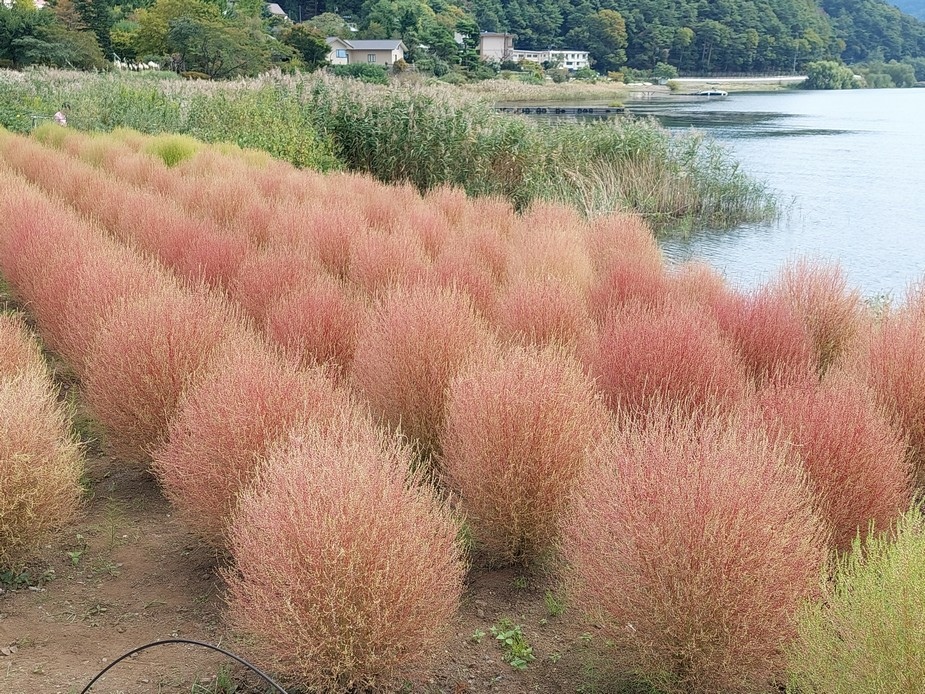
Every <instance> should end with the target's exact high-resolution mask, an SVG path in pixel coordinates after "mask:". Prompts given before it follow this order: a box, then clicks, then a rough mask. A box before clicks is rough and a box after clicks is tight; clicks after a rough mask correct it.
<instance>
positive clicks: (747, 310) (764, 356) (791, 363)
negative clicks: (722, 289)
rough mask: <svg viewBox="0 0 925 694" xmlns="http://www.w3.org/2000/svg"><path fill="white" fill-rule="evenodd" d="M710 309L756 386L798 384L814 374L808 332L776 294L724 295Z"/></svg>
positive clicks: (763, 292) (797, 316) (761, 292)
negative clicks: (782, 383)
mask: <svg viewBox="0 0 925 694" xmlns="http://www.w3.org/2000/svg"><path fill="white" fill-rule="evenodd" d="M710 308H711V309H712V313H713V317H714V318H715V319H716V322H717V323H718V324H719V326H720V329H721V330H722V332H723V334H724V335H726V336H727V337H728V338H729V339H730V340H731V341H732V342H733V344H734V345H735V346H736V349H737V351H738V353H739V356H740V357H741V359H742V363H743V364H744V365H745V367H746V369H747V370H748V373H749V375H750V376H751V377H752V379H753V380H754V381H755V382H756V383H757V384H759V385H761V384H765V383H768V382H772V383H780V382H794V381H801V380H804V379H806V378H808V377H809V376H810V375H811V374H812V373H813V372H814V365H815V363H816V361H815V357H814V352H813V342H812V338H811V335H810V333H809V330H808V329H807V328H806V326H805V325H804V323H803V321H802V320H801V318H800V316H799V315H798V314H797V313H796V311H795V310H794V309H793V307H792V306H791V305H790V303H789V302H788V301H786V300H784V299H783V298H782V297H781V296H780V295H779V294H777V293H775V292H772V291H769V290H768V289H766V288H765V289H760V290H758V291H756V292H753V293H750V294H744V295H743V294H737V293H733V292H726V293H725V294H722V295H718V296H716V297H715V298H714V300H713V301H711V302H710Z"/></svg>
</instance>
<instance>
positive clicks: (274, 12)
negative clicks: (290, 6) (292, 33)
mask: <svg viewBox="0 0 925 694" xmlns="http://www.w3.org/2000/svg"><path fill="white" fill-rule="evenodd" d="M267 12H269V13H270V16H271V17H278V18H279V19H286V20H288V19H289V15H288V14H286V11H285V10H284V9H283V8H282V7H280V6H279V3H275V2H268V3H267Z"/></svg>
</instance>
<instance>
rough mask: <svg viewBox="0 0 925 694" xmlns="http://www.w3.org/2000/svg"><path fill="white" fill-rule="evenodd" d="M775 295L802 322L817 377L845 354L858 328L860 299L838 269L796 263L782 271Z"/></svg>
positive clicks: (775, 288) (859, 323)
mask: <svg viewBox="0 0 925 694" xmlns="http://www.w3.org/2000/svg"><path fill="white" fill-rule="evenodd" d="M773 290H774V291H776V292H779V293H780V294H781V295H782V296H783V297H784V299H785V301H787V302H788V303H789V304H790V306H791V307H792V308H793V309H794V311H795V312H796V314H797V315H798V316H799V317H800V319H801V320H802V321H803V324H804V325H805V326H806V330H807V332H808V333H809V336H810V339H811V340H812V344H813V354H814V356H815V360H816V366H817V368H818V370H819V372H820V373H825V371H826V370H827V369H828V368H829V367H830V366H832V364H834V363H836V362H837V361H838V360H839V359H840V358H841V357H842V356H843V355H844V354H845V352H846V351H847V350H848V348H849V347H850V345H851V342H852V340H853V339H854V338H855V336H856V335H857V332H858V330H859V328H860V326H861V297H860V294H859V292H858V291H857V290H849V289H848V286H847V282H846V280H845V276H844V274H842V271H841V270H840V269H839V268H838V267H837V266H825V265H813V264H810V263H808V262H805V261H804V262H798V263H795V264H793V265H790V266H788V267H785V268H784V269H783V270H782V271H781V274H780V278H779V279H778V281H777V283H776V285H775V286H774V288H773Z"/></svg>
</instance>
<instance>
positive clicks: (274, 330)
mask: <svg viewBox="0 0 925 694" xmlns="http://www.w3.org/2000/svg"><path fill="white" fill-rule="evenodd" d="M365 312H366V304H365V303H364V302H363V301H362V300H361V299H360V298H358V297H357V296H356V295H355V293H354V292H353V291H352V290H351V289H350V288H349V287H348V286H347V285H346V284H345V283H343V282H341V281H340V280H336V279H334V278H332V277H330V276H328V275H319V276H318V277H316V278H315V279H314V280H312V281H310V282H307V283H306V284H305V285H303V286H302V287H301V288H300V289H298V290H296V291H293V292H292V293H290V294H287V295H286V296H284V297H281V298H280V299H279V300H278V301H276V302H274V303H273V305H272V306H270V307H269V308H268V310H267V314H266V323H265V325H264V328H265V330H266V333H267V335H268V336H269V337H270V338H271V339H272V340H273V341H274V342H276V343H277V344H280V345H282V346H283V347H285V348H286V349H287V350H288V351H289V352H291V353H292V354H293V355H295V356H297V357H298V358H299V359H300V360H301V361H302V362H303V363H305V364H307V365H310V364H324V365H325V366H326V367H328V368H330V369H331V371H332V373H335V374H337V375H338V376H340V375H342V374H344V373H346V372H347V371H348V370H349V368H350V365H351V364H352V363H353V353H354V351H355V350H356V342H357V333H358V332H359V329H360V325H361V324H362V322H363V318H364V315H365Z"/></svg>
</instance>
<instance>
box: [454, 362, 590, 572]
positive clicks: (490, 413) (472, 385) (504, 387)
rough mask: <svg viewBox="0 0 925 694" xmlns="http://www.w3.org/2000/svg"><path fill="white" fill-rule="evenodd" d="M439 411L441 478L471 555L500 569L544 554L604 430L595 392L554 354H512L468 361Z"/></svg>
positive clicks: (582, 376)
mask: <svg viewBox="0 0 925 694" xmlns="http://www.w3.org/2000/svg"><path fill="white" fill-rule="evenodd" d="M446 409H447V417H446V430H445V433H444V436H443V438H442V440H441V448H442V450H443V455H442V457H441V460H440V462H441V468H442V472H443V474H444V475H445V479H446V483H447V486H448V487H449V488H450V489H452V490H453V491H454V492H456V493H458V494H459V497H460V499H461V503H462V509H463V512H464V513H465V515H466V517H467V520H468V522H469V523H470V526H471V529H472V534H473V537H474V540H475V543H476V547H477V548H478V550H479V551H480V552H481V553H482V554H483V555H484V557H485V559H487V560H488V561H489V562H490V563H493V564H502V565H503V564H511V563H517V562H519V563H523V564H528V563H530V562H531V561H533V560H534V559H537V558H538V557H540V556H542V555H543V554H545V553H546V552H548V550H550V549H551V548H552V546H553V545H554V543H555V541H556V539H557V537H558V532H559V528H558V524H559V520H560V516H561V514H562V512H563V510H564V509H565V507H566V504H567V502H568V497H569V494H570V492H571V487H572V484H573V482H574V481H575V479H576V477H577V476H578V474H579V473H580V472H581V470H582V469H583V468H584V467H585V464H586V462H587V457H588V449H589V448H591V447H592V446H593V445H594V444H595V442H596V441H597V439H598V438H599V437H600V435H601V434H602V433H603V432H604V431H605V430H606V428H607V423H608V414H607V409H606V407H605V406H604V404H603V402H602V400H601V398H600V396H599V394H598V393H597V392H596V390H595V388H594V384H593V383H592V382H591V381H590V380H589V379H588V378H587V376H585V374H584V373H583V372H582V370H581V367H580V366H579V365H578V363H577V362H576V361H574V359H573V358H572V357H570V356H568V355H567V354H566V353H565V352H563V351H562V350H561V349H556V348H546V349H538V348H536V347H530V348H514V349H512V350H509V351H507V352H504V353H500V354H493V355H486V356H485V357H482V358H479V359H474V360H473V361H472V362H471V363H470V364H469V365H468V366H467V367H466V368H465V369H463V371H462V372H461V373H460V374H459V375H458V376H457V377H456V378H455V379H453V382H452V385H451V386H450V390H449V395H448V400H447V408H446Z"/></svg>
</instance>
